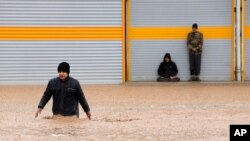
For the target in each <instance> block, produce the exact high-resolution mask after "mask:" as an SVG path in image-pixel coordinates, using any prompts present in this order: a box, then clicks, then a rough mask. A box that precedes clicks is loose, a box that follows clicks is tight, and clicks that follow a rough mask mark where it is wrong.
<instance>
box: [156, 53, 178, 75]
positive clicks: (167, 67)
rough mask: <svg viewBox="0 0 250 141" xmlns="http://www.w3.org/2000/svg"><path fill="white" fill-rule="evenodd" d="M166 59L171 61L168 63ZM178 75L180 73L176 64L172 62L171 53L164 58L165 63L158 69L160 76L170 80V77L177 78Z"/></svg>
mask: <svg viewBox="0 0 250 141" xmlns="http://www.w3.org/2000/svg"><path fill="white" fill-rule="evenodd" d="M165 58H169V60H170V61H169V62H166V61H165ZM177 73H178V68H177V66H176V64H175V62H173V61H172V60H171V55H170V54H169V53H166V54H165V56H164V58H163V62H162V63H161V64H160V66H159V68H158V75H159V76H161V77H164V78H170V76H176V75H177Z"/></svg>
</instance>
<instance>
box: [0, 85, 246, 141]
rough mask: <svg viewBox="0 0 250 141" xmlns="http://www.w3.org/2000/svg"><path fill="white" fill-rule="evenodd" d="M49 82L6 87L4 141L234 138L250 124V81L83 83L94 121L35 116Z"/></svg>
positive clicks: (0, 103) (0, 131)
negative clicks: (233, 128) (237, 128)
mask: <svg viewBox="0 0 250 141" xmlns="http://www.w3.org/2000/svg"><path fill="white" fill-rule="evenodd" d="M45 87H46V86H0V141H83V140H84V141H112V140H114V141H228V140H229V125H230V124H250V84H242V83H239V84H238V83H233V82H232V83H227V84H218V85H217V84H207V83H205V84H204V83H195V84H193V83H188V82H180V83H172V84H162V83H126V84H121V85H83V91H84V93H85V96H86V98H87V100H88V102H89V105H90V109H91V113H92V120H91V121H89V120H88V119H87V117H86V115H85V113H84V112H83V110H82V109H80V118H79V119H78V118H76V117H52V111H51V104H52V100H50V101H49V103H48V104H47V105H46V107H45V108H44V110H43V111H42V114H41V115H39V116H38V118H36V119H35V118H34V116H35V111H36V109H37V105H38V102H39V101H40V98H41V96H42V94H43V91H44V90H45Z"/></svg>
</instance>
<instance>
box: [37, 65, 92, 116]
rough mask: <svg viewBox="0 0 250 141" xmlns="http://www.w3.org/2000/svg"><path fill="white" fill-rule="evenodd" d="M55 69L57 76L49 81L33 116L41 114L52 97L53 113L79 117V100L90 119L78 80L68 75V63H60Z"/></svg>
mask: <svg viewBox="0 0 250 141" xmlns="http://www.w3.org/2000/svg"><path fill="white" fill-rule="evenodd" d="M57 71H58V75H59V76H58V77H56V78H53V79H51V80H50V81H49V83H48V86H47V88H46V90H45V92H44V94H43V96H42V98H41V100H40V103H39V104H38V109H37V111H36V113H35V117H37V116H38V114H41V112H42V110H43V108H44V107H45V105H46V104H47V102H48V101H49V100H50V98H51V97H53V106H52V112H53V115H61V116H77V117H79V107H78V105H79V104H78V102H79V103H80V104H81V106H82V108H83V110H84V111H85V113H86V115H87V117H88V118H89V120H90V119H91V113H90V108H89V105H88V103H87V100H86V99H85V96H84V94H83V91H82V89H81V86H80V84H79V82H78V81H77V80H76V79H74V78H72V77H70V76H69V73H70V66H69V64H68V63H67V62H62V63H60V64H59V65H58V68H57Z"/></svg>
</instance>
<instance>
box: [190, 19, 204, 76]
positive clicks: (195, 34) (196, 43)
mask: <svg viewBox="0 0 250 141" xmlns="http://www.w3.org/2000/svg"><path fill="white" fill-rule="evenodd" d="M192 30H193V31H192V32H190V33H188V36H187V47H188V50H189V65H190V74H191V78H190V81H201V80H200V78H199V75H200V70H201V53H202V45H203V34H202V33H201V32H199V31H198V25H197V24H196V23H195V24H193V26H192Z"/></svg>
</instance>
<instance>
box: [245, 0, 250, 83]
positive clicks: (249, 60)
mask: <svg viewBox="0 0 250 141" xmlns="http://www.w3.org/2000/svg"><path fill="white" fill-rule="evenodd" d="M246 25H247V27H248V29H250V1H246ZM247 32H249V30H248V31H247ZM247 34H249V33H247ZM249 35H250V34H249ZM246 80H250V38H247V39H246Z"/></svg>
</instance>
